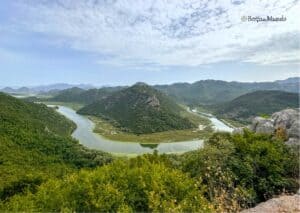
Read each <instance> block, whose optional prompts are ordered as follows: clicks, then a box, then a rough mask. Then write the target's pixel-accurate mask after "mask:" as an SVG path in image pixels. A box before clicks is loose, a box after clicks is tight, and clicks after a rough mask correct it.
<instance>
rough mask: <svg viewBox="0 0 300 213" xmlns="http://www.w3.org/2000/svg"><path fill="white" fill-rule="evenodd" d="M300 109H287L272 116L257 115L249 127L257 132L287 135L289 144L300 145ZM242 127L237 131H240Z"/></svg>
mask: <svg viewBox="0 0 300 213" xmlns="http://www.w3.org/2000/svg"><path fill="white" fill-rule="evenodd" d="M299 119H300V109H285V110H282V111H279V112H276V113H274V114H273V115H272V116H271V118H262V117H256V118H254V119H253V120H252V124H251V125H250V126H249V127H248V128H249V129H250V130H251V131H254V132H256V133H266V134H274V135H275V134H276V133H277V132H279V131H281V132H282V133H283V134H284V135H285V139H286V144H287V145H300V120H299ZM239 132H240V129H238V130H236V131H235V133H239Z"/></svg>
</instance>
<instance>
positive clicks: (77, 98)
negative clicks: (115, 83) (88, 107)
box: [48, 87, 122, 104]
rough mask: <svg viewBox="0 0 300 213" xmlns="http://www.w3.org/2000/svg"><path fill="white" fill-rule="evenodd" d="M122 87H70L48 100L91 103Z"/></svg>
mask: <svg viewBox="0 0 300 213" xmlns="http://www.w3.org/2000/svg"><path fill="white" fill-rule="evenodd" d="M121 89H122V87H103V88H100V89H89V90H84V89H81V88H78V87H73V88H70V89H66V90H62V91H60V92H59V93H58V94H57V95H55V96H54V97H52V98H49V99H48V101H61V102H74V103H82V104H91V103H93V102H95V101H98V100H101V99H103V98H106V97H107V96H108V95H110V94H112V93H113V92H115V91H119V90H121Z"/></svg>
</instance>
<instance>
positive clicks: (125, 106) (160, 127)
mask: <svg viewBox="0 0 300 213" xmlns="http://www.w3.org/2000/svg"><path fill="white" fill-rule="evenodd" d="M182 110H183V108H181V107H180V106H179V105H178V104H176V103H175V102H174V101H173V100H172V99H170V98H169V97H167V96H166V95H164V94H163V93H161V92H159V91H158V90H156V89H154V88H152V87H150V86H148V85H146V84H144V83H137V84H135V85H134V86H132V87H129V88H126V89H124V90H121V91H118V92H115V93H113V94H112V95H110V96H108V97H106V98H104V99H102V100H100V101H97V102H95V103H92V104H90V105H88V106H86V107H84V108H82V109H81V110H79V111H78V113H80V114H85V115H94V116H99V117H101V118H105V119H107V120H110V121H112V122H113V123H114V124H115V125H117V126H120V127H121V128H122V129H123V130H125V131H128V132H132V133H135V134H144V133H154V132H162V131H167V130H179V129H189V128H193V127H194V124H192V123H191V122H190V121H189V120H188V119H186V118H183V117H181V116H180V111H182Z"/></svg>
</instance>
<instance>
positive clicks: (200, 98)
mask: <svg viewBox="0 0 300 213" xmlns="http://www.w3.org/2000/svg"><path fill="white" fill-rule="evenodd" d="M299 87H300V78H299V77H295V78H289V79H286V80H280V81H274V82H260V83H256V82H254V83H244V82H226V81H218V80H201V81H197V82H195V83H192V84H189V83H176V84H171V85H156V86H155V88H156V89H159V90H161V91H163V92H164V93H166V94H168V95H169V96H171V97H173V98H174V99H176V100H177V101H178V102H181V103H184V104H187V105H200V104H201V105H210V104H216V103H222V102H227V101H231V100H233V99H235V98H237V97H238V96H241V95H244V94H246V93H250V92H253V91H257V90H281V91H286V92H294V93H298V92H299Z"/></svg>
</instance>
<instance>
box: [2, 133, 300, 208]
mask: <svg viewBox="0 0 300 213" xmlns="http://www.w3.org/2000/svg"><path fill="white" fill-rule="evenodd" d="M298 173H299V161H298V156H297V154H296V153H295V152H294V151H293V150H291V149H290V148H288V147H286V146H285V145H284V143H282V142H281V141H279V140H276V139H273V138H271V136H268V135H257V134H253V133H250V132H245V133H244V135H230V134H221V133H218V134H215V135H213V136H212V137H211V138H210V139H209V140H208V141H207V142H206V145H205V147H204V148H203V149H199V150H197V151H194V152H191V153H186V154H184V155H181V156H177V155H157V154H153V155H144V156H140V157H137V158H133V159H129V160H128V159H120V160H117V161H114V162H113V163H111V164H109V165H106V166H103V167H99V168H97V169H94V170H81V171H80V172H79V173H73V174H71V175H69V176H67V177H66V178H65V179H51V180H49V181H48V182H46V183H44V184H42V185H41V186H40V187H39V188H38V189H37V190H36V191H35V192H29V193H26V194H23V195H22V194H19V195H16V196H14V197H12V198H11V199H10V200H8V201H7V202H5V203H3V204H2V205H3V206H2V209H5V210H11V211H19V210H29V211H51V212H52V211H92V212H100V211H101V212H107V211H110V212H116V211H119V212H132V211H134V212H136V211H144V212H170V211H173V212H209V211H212V212H237V211H239V210H241V209H243V208H248V207H251V206H253V205H255V204H257V203H259V202H261V201H264V200H266V199H269V198H271V197H273V196H275V195H278V194H281V193H292V192H295V191H296V190H297V189H298V187H299V185H298V183H297V182H296V180H297V178H298ZM0 209H1V208H0Z"/></svg>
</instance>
